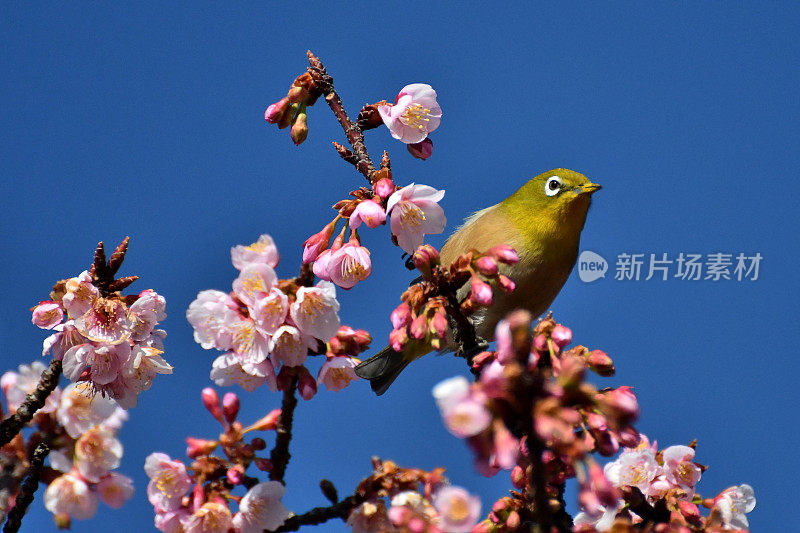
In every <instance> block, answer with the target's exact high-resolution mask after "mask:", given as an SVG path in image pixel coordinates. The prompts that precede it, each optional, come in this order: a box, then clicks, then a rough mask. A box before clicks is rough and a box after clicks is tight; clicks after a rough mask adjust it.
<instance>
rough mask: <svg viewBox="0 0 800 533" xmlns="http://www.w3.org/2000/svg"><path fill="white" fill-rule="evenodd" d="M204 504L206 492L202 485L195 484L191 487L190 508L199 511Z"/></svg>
mask: <svg viewBox="0 0 800 533" xmlns="http://www.w3.org/2000/svg"><path fill="white" fill-rule="evenodd" d="M205 502H206V492H205V491H204V490H203V484H202V483H195V485H194V487H192V506H193V507H194V508H195V509H199V508H200V507H202V506H203V504H204V503H205Z"/></svg>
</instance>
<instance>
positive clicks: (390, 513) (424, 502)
mask: <svg viewBox="0 0 800 533" xmlns="http://www.w3.org/2000/svg"><path fill="white" fill-rule="evenodd" d="M372 464H373V473H372V475H371V476H370V477H368V478H366V479H364V480H362V481H361V483H360V484H359V486H358V488H357V489H356V492H355V495H356V496H357V497H358V500H359V501H360V502H361V503H360V505H358V506H357V507H355V508H354V509H353V510H352V511H351V513H350V516H349V517H348V519H347V525H349V526H350V527H351V528H352V530H353V532H354V533H379V532H380V533H443V532H448V533H467V532H469V531H471V530H472V529H473V528H474V527H475V524H477V523H478V519H479V517H480V512H481V502H480V499H479V498H478V497H477V496H473V495H471V494H470V493H469V492H467V491H466V490H464V489H462V488H461V487H456V486H453V485H450V484H449V483H448V481H447V479H446V478H445V477H444V476H443V473H444V469H442V468H437V469H435V470H433V471H431V472H426V471H424V470H419V469H416V468H401V467H399V466H397V465H396V464H395V463H393V462H392V461H381V460H379V459H377V458H373V460H372ZM387 501H388V504H389V506H388V508H387V505H386V504H387Z"/></svg>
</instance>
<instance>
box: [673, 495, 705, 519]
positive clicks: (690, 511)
mask: <svg viewBox="0 0 800 533" xmlns="http://www.w3.org/2000/svg"><path fill="white" fill-rule="evenodd" d="M678 508H679V509H680V511H681V514H683V516H685V517H686V519H687V520H689V521H690V522H692V521H695V520H699V519H700V508H699V507H697V505H695V504H693V503H692V502H690V501H688V500H678Z"/></svg>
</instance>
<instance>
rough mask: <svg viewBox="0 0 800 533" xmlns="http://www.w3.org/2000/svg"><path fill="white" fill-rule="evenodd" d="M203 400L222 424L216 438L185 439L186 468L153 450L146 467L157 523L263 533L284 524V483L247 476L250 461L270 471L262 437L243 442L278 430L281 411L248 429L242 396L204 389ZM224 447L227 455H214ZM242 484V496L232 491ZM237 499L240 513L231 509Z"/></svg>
mask: <svg viewBox="0 0 800 533" xmlns="http://www.w3.org/2000/svg"><path fill="white" fill-rule="evenodd" d="M202 399H203V404H204V405H205V407H206V409H208V411H209V412H210V413H211V414H212V416H213V417H214V418H215V419H216V420H217V421H218V422H219V423H220V424H222V426H223V430H224V431H223V432H222V433H221V434H220V436H219V438H218V439H217V440H207V439H197V438H191V437H190V438H187V439H186V442H187V445H188V446H187V449H186V455H187V456H189V457H190V458H191V459H192V460H193V462H192V464H191V465H190V466H189V467H188V468H187V466H186V465H185V464H184V463H182V462H181V461H180V460H177V459H171V458H170V457H169V456H168V455H166V454H164V453H152V454H150V455H149V456H148V457H147V459H146V461H145V465H144V469H145V472H146V473H147V476H148V477H149V478H150V483H149V484H148V486H147V498H148V499H149V501H150V503H152V504H153V507H154V510H155V515H156V516H155V526H156V528H157V529H159V530H160V531H164V532H167V533H179V532H180V533H230V532H232V531H235V532H236V533H256V532H258V533H260V532H262V531H264V530H265V529H267V530H272V529H275V528H277V527H279V526H280V525H282V524H283V523H284V521H285V520H286V518H287V517H288V516H289V511H288V509H286V507H284V506H283V504H282V503H281V498H282V497H283V493H284V486H283V484H281V483H280V482H278V481H267V482H263V483H259V482H258V480H257V479H255V478H253V477H250V476H248V475H247V469H248V468H249V467H250V465H255V466H256V467H257V468H258V469H259V470H262V471H267V472H269V471H271V470H272V464H271V462H270V460H269V459H266V458H260V457H257V456H256V454H257V453H258V452H259V451H261V450H264V449H265V448H266V446H267V445H266V442H265V441H264V439H263V438H261V437H255V438H252V439H250V440H249V442H246V441H245V435H246V434H247V433H249V432H251V431H269V430H275V428H276V425H277V421H278V417H279V416H280V413H281V412H280V409H276V410H274V411H272V412H271V413H269V414H267V415H266V416H265V417H263V418H262V419H260V420H258V421H257V422H256V423H254V424H252V425H250V426H248V427H244V426H243V424H242V423H241V422H239V421H238V420H237V415H238V413H239V398H238V397H237V396H236V395H235V394H233V393H230V392H229V393H227V394H225V396H224V397H223V399H222V401H220V398H219V396H218V395H217V393H216V392H215V391H214V389H211V388H206V389H204V390H203V393H202ZM217 449H220V450H221V451H222V452H223V454H224V456H223V457H221V456H219V455H212V454H213V452H214V451H215V450H217ZM239 487H242V488H243V489H244V490H245V491H246V492H245V494H244V496H235V495H233V494H232V492H233V491H235V490H237V489H239ZM232 502H236V503H237V504H238V511H236V512H231V508H230V504H231V503H232Z"/></svg>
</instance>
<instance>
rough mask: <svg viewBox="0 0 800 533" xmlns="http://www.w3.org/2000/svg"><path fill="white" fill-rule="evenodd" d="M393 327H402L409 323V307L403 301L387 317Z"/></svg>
mask: <svg viewBox="0 0 800 533" xmlns="http://www.w3.org/2000/svg"><path fill="white" fill-rule="evenodd" d="M389 319H390V320H391V321H392V327H393V328H394V329H400V328H404V327H406V326H407V325H409V324H410V323H411V307H410V306H409V305H408V304H407V303H406V302H403V303H401V304H400V305H398V306H397V307H396V308H395V310H394V311H392V315H391V316H390V317H389Z"/></svg>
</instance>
